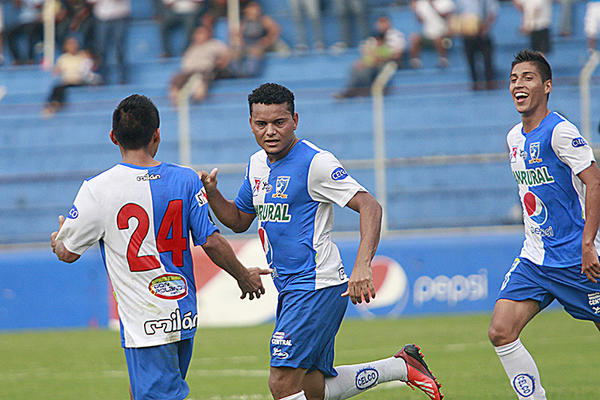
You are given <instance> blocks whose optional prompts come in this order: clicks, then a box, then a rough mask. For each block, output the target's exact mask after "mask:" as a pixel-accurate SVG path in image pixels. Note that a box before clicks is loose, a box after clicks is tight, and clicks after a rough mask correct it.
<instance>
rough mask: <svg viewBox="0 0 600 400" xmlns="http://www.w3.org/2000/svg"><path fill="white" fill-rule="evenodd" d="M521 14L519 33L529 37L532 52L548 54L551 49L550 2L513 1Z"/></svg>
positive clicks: (541, 0) (539, 0)
mask: <svg viewBox="0 0 600 400" xmlns="http://www.w3.org/2000/svg"><path fill="white" fill-rule="evenodd" d="M513 4H514V5H515V7H517V8H518V9H519V10H520V11H521V13H522V17H521V32H522V33H523V34H524V35H529V39H530V45H529V47H530V48H531V49H532V50H537V51H541V52H542V53H548V52H550V49H551V44H550V26H552V0H513Z"/></svg>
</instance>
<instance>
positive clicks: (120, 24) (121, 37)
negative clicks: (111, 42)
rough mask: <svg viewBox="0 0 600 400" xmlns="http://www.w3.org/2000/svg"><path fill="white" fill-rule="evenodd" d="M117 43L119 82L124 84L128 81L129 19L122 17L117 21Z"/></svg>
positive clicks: (115, 28) (115, 27) (115, 26)
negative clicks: (126, 48) (127, 45)
mask: <svg viewBox="0 0 600 400" xmlns="http://www.w3.org/2000/svg"><path fill="white" fill-rule="evenodd" d="M114 30H115V44H116V51H117V64H118V65H119V74H120V78H119V83H121V84H123V83H126V82H127V62H126V60H125V54H126V50H125V47H126V43H125V42H126V40H127V32H126V31H127V19H126V18H122V19H118V20H116V21H115V24H114Z"/></svg>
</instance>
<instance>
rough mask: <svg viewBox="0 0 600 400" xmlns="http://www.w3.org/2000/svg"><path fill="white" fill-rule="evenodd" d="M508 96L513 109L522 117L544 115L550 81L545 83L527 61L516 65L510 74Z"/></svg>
mask: <svg viewBox="0 0 600 400" xmlns="http://www.w3.org/2000/svg"><path fill="white" fill-rule="evenodd" d="M509 90H510V94H511V95H512V98H513V101H514V103H515V108H516V109H517V111H518V112H519V113H520V114H521V115H522V116H523V117H528V116H531V115H534V114H536V113H546V112H547V109H548V95H549V94H550V91H551V90H552V81H551V80H550V79H548V80H546V81H545V82H544V81H543V79H542V75H541V74H540V72H539V71H538V69H537V68H536V66H535V64H534V63H532V62H529V61H526V62H522V63H519V64H516V65H515V66H514V67H513V69H512V71H511V73H510V86H509Z"/></svg>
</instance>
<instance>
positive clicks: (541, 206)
mask: <svg viewBox="0 0 600 400" xmlns="http://www.w3.org/2000/svg"><path fill="white" fill-rule="evenodd" d="M507 143H508V148H509V151H510V165H511V169H512V172H513V175H514V177H515V180H516V181H517V184H518V187H519V197H520V198H521V204H522V206H523V219H524V223H525V242H524V243H523V249H522V250H521V254H520V257H523V258H526V259H528V260H529V261H531V262H533V263H535V264H538V265H544V266H547V267H558V268H560V267H571V266H575V265H580V264H581V240H582V235H583V225H584V223H585V185H584V184H583V182H582V181H581V179H579V178H578V177H577V174H579V173H580V172H581V171H583V170H584V169H586V168H588V167H589V166H590V165H591V164H592V162H594V153H593V151H592V149H591V147H590V146H589V145H588V144H587V143H586V141H585V140H584V139H583V138H582V137H581V135H580V133H579V131H578V130H577V128H576V127H575V125H573V124H572V123H570V122H569V121H567V120H566V119H565V118H564V117H562V116H561V115H559V114H557V113H554V112H553V113H550V114H548V116H546V118H544V119H543V120H542V122H541V123H540V125H539V126H538V127H537V128H536V129H534V130H532V131H531V132H529V133H524V132H523V124H522V123H519V124H517V125H515V126H514V127H513V128H512V129H511V130H510V132H508V136H507ZM599 245H600V237H599V236H598V235H597V236H596V248H597V249H598V248H600V246H599Z"/></svg>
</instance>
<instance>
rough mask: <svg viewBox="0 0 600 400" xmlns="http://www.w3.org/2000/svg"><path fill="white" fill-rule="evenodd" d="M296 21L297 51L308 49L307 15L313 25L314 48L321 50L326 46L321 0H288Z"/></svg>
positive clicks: (303, 51) (301, 51) (302, 51)
mask: <svg viewBox="0 0 600 400" xmlns="http://www.w3.org/2000/svg"><path fill="white" fill-rule="evenodd" d="M288 3H289V4H290V8H291V9H292V15H293V16H294V22H295V23H296V39H297V43H296V46H295V47H296V51H298V52H299V53H305V52H306V51H308V41H307V40H306V29H305V28H304V16H305V15H306V16H307V17H308V18H309V19H310V21H311V23H312V26H313V42H314V48H315V50H317V51H321V50H323V49H324V48H325V42H323V28H322V26H321V2H320V1H319V0H288Z"/></svg>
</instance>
